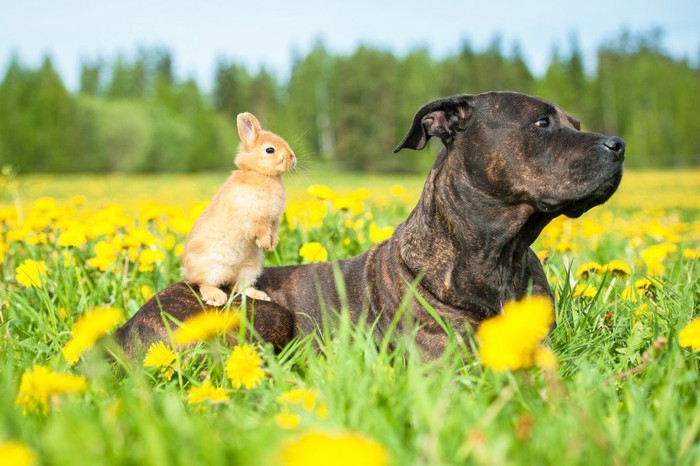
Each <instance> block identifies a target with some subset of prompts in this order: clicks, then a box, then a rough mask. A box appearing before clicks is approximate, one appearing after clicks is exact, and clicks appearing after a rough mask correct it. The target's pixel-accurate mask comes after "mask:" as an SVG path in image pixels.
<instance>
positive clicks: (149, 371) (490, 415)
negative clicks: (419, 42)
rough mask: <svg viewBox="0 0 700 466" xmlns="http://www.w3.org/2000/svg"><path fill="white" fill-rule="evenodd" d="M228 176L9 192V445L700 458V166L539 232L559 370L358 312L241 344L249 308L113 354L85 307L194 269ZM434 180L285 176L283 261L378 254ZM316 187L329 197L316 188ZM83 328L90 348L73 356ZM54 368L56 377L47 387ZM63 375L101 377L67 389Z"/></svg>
mask: <svg viewBox="0 0 700 466" xmlns="http://www.w3.org/2000/svg"><path fill="white" fill-rule="evenodd" d="M225 176H226V174H202V175H187V176H185V175H182V176H180V175H159V176H131V175H129V176H127V175H115V176H85V175H84V176H66V177H52V176H38V175H37V176H30V177H20V178H18V179H13V180H4V182H3V183H1V184H0V186H2V187H3V188H2V189H3V191H2V192H0V225H2V230H0V267H1V268H0V273H1V274H2V281H1V282H0V306H1V307H0V334H1V335H2V337H0V451H8V452H19V453H18V454H20V455H21V454H22V452H24V451H25V450H26V449H29V451H30V455H29V457H31V456H32V455H34V457H35V458H38V459H39V461H40V463H39V464H44V463H46V464H57V465H60V464H70V465H80V464H90V465H93V464H166V463H167V464H251V465H258V464H266V463H267V464H279V463H280V462H281V461H283V460H284V459H285V458H287V459H288V458H292V457H295V458H299V457H302V458H306V459H307V460H308V461H309V462H310V464H324V463H322V462H318V461H320V460H318V461H317V459H314V458H316V456H318V455H319V454H320V453H319V452H327V451H330V452H335V453H338V452H346V451H349V452H354V454H353V455H351V454H349V453H348V454H343V455H344V456H343V457H342V458H332V459H330V460H327V463H326V464H344V463H343V462H342V461H346V460H352V464H355V465H357V464H362V463H361V460H366V461H367V464H384V463H383V461H384V460H385V459H388V460H389V461H390V462H391V464H395V465H403V464H429V465H434V464H436V465H439V464H464V463H476V464H557V465H559V464H586V465H587V464H610V463H620V464H696V463H697V462H698V461H700V446H699V444H700V406H699V405H698V403H697V386H698V383H700V376H699V375H698V373H699V372H698V371H699V369H700V352H699V351H696V350H693V348H692V343H691V344H684V346H681V338H680V337H679V333H680V331H681V330H682V329H684V328H686V329H687V330H686V331H685V333H684V339H683V341H686V342H691V341H693V340H692V338H697V337H694V336H693V335H692V334H691V332H694V331H695V330H693V328H690V327H686V326H687V324H688V323H689V322H690V321H691V319H692V318H694V317H698V299H699V298H698V296H700V280H698V278H699V276H700V273H699V270H698V265H697V264H698V257H699V256H698V254H699V252H698V248H699V247H700V171H698V170H694V171H685V172H649V173H646V172H638V173H635V172H631V173H627V174H626V175H625V177H624V180H623V183H622V186H621V187H620V190H619V191H618V193H616V194H615V196H614V197H613V199H612V200H611V201H610V202H609V203H608V204H606V205H605V206H603V207H599V208H596V209H593V210H592V211H591V212H589V213H587V214H585V215H584V216H583V217H582V218H580V219H576V220H571V219H563V218H562V219H557V220H556V221H554V222H553V223H552V224H551V225H550V226H549V227H548V228H547V229H546V230H545V231H544V232H543V234H542V235H541V237H540V239H539V240H538V241H537V243H536V244H535V245H534V249H535V251H536V252H537V253H538V254H539V255H540V257H541V258H542V259H543V261H544V262H545V270H546V272H547V275H548V278H549V280H550V283H551V284H552V288H553V290H554V292H555V294H556V297H557V306H556V310H555V314H556V328H555V329H554V331H553V332H552V333H551V334H550V335H549V337H548V338H547V339H546V340H545V344H546V345H547V346H548V347H549V348H551V355H550V356H551V358H550V359H549V360H547V361H545V362H548V364H545V363H542V362H541V361H540V362H537V361H535V360H536V359H537V357H536V356H534V357H531V356H528V358H525V359H524V361H525V362H526V364H524V365H531V364H536V365H537V364H539V366H540V367H532V368H525V369H518V370H512V371H509V370H505V371H500V370H494V369H492V368H490V367H488V365H489V361H488V360H486V359H485V360H484V361H479V358H478V352H472V351H470V349H471V350H473V349H478V348H479V347H480V344H479V341H478V340H477V339H476V338H475V336H474V335H472V334H471V332H467V336H466V340H462V339H461V337H459V336H454V337H453V339H452V340H451V342H450V344H449V345H448V351H447V353H446V354H445V356H444V357H443V358H441V359H440V360H438V361H434V362H425V361H423V360H421V358H420V357H419V354H418V352H417V351H416V350H415V348H414V347H413V343H412V340H411V338H410V331H409V334H408V335H406V336H403V337H402V336H396V335H389V336H388V338H392V342H393V343H395V345H393V346H391V347H390V346H389V345H388V344H387V341H379V342H378V341H376V340H375V337H374V335H373V333H372V332H371V331H369V330H367V329H365V328H363V327H362V326H360V327H358V326H354V325H352V324H350V322H349V321H348V319H347V318H346V317H345V316H344V315H341V316H340V318H339V319H338V322H339V324H338V327H337V328H336V329H335V330H334V331H332V332H329V333H327V334H323V335H320V336H319V337H318V339H317V341H314V340H313V339H310V338H307V339H305V340H301V341H296V342H294V343H293V344H292V345H290V346H289V347H288V348H286V349H284V350H283V351H282V352H281V353H280V354H274V353H273V351H272V349H271V348H269V347H267V346H265V345H256V344H251V345H249V346H245V347H241V348H240V349H239V350H236V351H235V354H234V351H232V348H230V347H229V346H228V345H227V344H226V343H225V340H224V339H223V338H222V337H221V336H220V335H221V334H222V333H225V332H226V331H231V328H233V331H234V332H237V335H239V336H242V335H243V329H244V328H245V327H246V325H249V324H247V323H246V322H245V318H244V316H243V315H240V316H239V315H238V314H235V315H230V316H224V317H223V319H222V318H221V316H218V317H217V316H214V318H213V320H212V322H211V323H210V325H209V326H208V327H206V329H204V330H206V332H204V330H202V328H203V327H201V326H200V327H198V328H197V329H198V331H200V333H198V335H199V337H198V338H197V339H201V338H204V339H206V341H204V342H201V343H199V344H197V345H196V346H195V347H194V348H191V349H187V350H184V351H182V350H181V349H179V348H177V346H176V345H174V344H173V343H175V338H176V337H177V336H176V335H173V338H174V340H173V341H172V342H165V343H164V344H163V345H161V347H157V348H153V349H152V352H150V353H149V356H148V357H147V360H146V364H142V363H141V361H137V362H136V363H134V364H128V363H125V362H120V361H117V362H116V363H115V362H113V361H110V359H109V358H106V357H105V354H106V353H109V352H110V348H112V345H113V342H111V341H110V340H109V338H106V339H105V338H102V339H99V338H100V336H101V335H102V334H103V333H104V332H109V328H111V327H112V323H111V321H110V322H109V325H108V324H106V323H100V322H99V321H98V320H97V319H96V318H95V319H92V321H91V319H89V318H86V317H84V316H86V315H87V316H99V315H101V314H99V312H96V310H99V308H104V307H105V306H109V308H108V309H119V310H121V311H123V312H124V314H125V316H130V315H132V314H133V313H134V312H136V310H137V309H138V308H139V307H140V306H141V305H142V304H143V302H144V301H145V300H146V299H148V298H149V297H150V296H151V295H152V294H153V293H154V292H156V291H158V290H160V289H162V288H164V287H165V286H167V285H168V284H170V283H173V282H175V281H177V280H179V279H180V277H181V275H180V270H179V254H180V253H181V247H182V243H183V241H184V238H185V236H186V234H187V231H188V230H189V228H190V227H191V225H192V223H193V222H194V219H195V218H196V216H197V214H198V213H199V212H200V211H201V209H202V208H203V206H204V203H205V202H206V201H207V200H208V199H209V197H210V196H211V195H212V194H213V193H214V192H215V191H216V189H218V187H219V185H220V183H221V182H222V181H223V179H224V178H225ZM422 183H423V178H422V177H404V176H393V177H389V176H373V177H369V176H364V175H344V174H337V173H318V174H314V173H313V172H309V173H305V174H298V175H295V176H291V177H289V178H288V179H286V180H285V184H286V186H287V189H288V198H289V203H288V210H287V212H286V214H285V216H284V218H283V222H282V227H281V232H280V236H281V241H280V245H279V246H278V248H277V249H276V250H275V251H273V252H271V253H269V254H267V255H266V259H265V263H266V265H267V266H272V265H279V264H295V263H304V262H311V261H316V260H324V259H325V258H327V259H328V260H333V259H336V258H342V257H349V256H351V255H353V254H357V253H359V252H361V251H364V250H366V249H368V248H369V247H371V246H372V245H373V244H374V243H376V242H378V241H381V240H382V239H383V238H385V237H387V236H388V235H390V234H391V232H392V230H393V227H395V226H396V225H398V223H399V222H401V221H402V220H403V219H404V218H405V217H406V215H407V214H408V212H409V211H410V209H411V208H412V207H413V205H414V204H415V202H416V201H417V199H418V196H419V194H420V189H421V186H422ZM318 184H323V185H327V186H328V187H330V188H331V189H330V190H326V189H320V188H317V189H311V190H309V189H307V188H308V187H309V186H311V185H318ZM321 193H325V194H321ZM317 196H321V197H323V198H324V199H319V198H318V197H317ZM429 311H435V310H433V309H429ZM232 312H237V310H235V309H234V310H232ZM125 318H126V317H125ZM76 322H81V323H80V324H78V325H77V326H76ZM523 322H524V323H518V324H517V325H527V321H526V320H525V321H523ZM187 325H189V326H190V329H192V328H194V325H195V323H194V322H190V323H189V324H188V323H185V327H183V328H186V327H187ZM202 325H203V324H202ZM219 325H223V327H219ZM517 325H516V326H515V327H513V326H512V325H511V326H509V327H508V328H509V329H510V330H509V331H513V329H516V330H517ZM201 332H204V333H201ZM517 336H518V332H517V331H515V334H514V336H513V338H517ZM482 338H486V337H484V336H482ZM538 338H539V337H538ZM70 341H82V342H87V343H89V344H81V345H78V347H79V349H80V351H74V350H75V348H76V344H75V343H73V344H72V345H73V346H70V344H69V342H70ZM94 343H96V344H95V345H94V346H92V345H93V344H94ZM482 343H483V342H482ZM535 343H537V342H536V341H535ZM67 346H68V347H69V348H70V349H71V351H66V347H67ZM389 348H392V350H391V351H390V349H389ZM489 351H490V352H491V353H490V354H491V356H493V355H495V356H498V352H497V349H496V350H494V347H493V346H491V347H489ZM66 354H68V356H66ZM474 354H476V356H475V355H474ZM231 361H233V362H231ZM552 364H556V368H555V369H553V368H552ZM35 366H40V367H45V368H46V369H45V370H44V369H41V370H39V372H37V374H39V376H36V377H34V378H31V379H27V380H30V381H31V380H38V381H39V382H38V383H37V384H34V385H32V384H28V382H27V383H25V384H24V385H22V378H23V375H25V374H28V373H29V374H34V373H33V372H30V371H31V370H32V368H34V367H35ZM51 373H56V374H59V376H57V377H58V378H55V381H56V382H55V383H54V382H52V383H54V385H51V384H50V383H48V382H43V383H42V382H41V381H42V380H43V381H46V380H49V379H51V377H52V376H50V375H49V374H51ZM61 374H66V376H74V377H79V378H81V379H84V380H85V381H86V386H85V387H82V386H81V387H79V389H78V388H76V389H73V390H68V389H67V388H66V387H68V386H67V385H65V384H64V385H61V383H62V382H61V380H63V379H61V378H60V377H62V376H61ZM66 380H77V379H70V378H69V379H66ZM76 387H77V385H76ZM63 388H66V389H65V390H63ZM74 388H75V387H74ZM49 389H51V390H49ZM42 390H44V392H42ZM41 393H47V397H46V404H44V402H43V401H41V400H43V399H44V398H41V397H40V398H35V397H36V396H39V395H41ZM20 394H22V396H19V395H20ZM25 395H26V396H25ZM18 400H20V401H18ZM22 400H26V403H25V401H22ZM37 400H40V401H37ZM294 400H296V401H294ZM29 407H32V409H27V408H29ZM34 408H37V409H34ZM17 445H20V448H19V449H17V448H16V446H17ZM3 448H7V449H6V450H3ZM22 448H25V450H22ZM13 454H15V453H13ZM324 454H326V453H324ZM8 455H9V453H8ZM290 455H292V456H290ZM293 455H297V456H293ZM314 455H316V456H314ZM25 457H26V455H25ZM326 459H327V458H326ZM290 461H291V460H290ZM314 461H315V462H314ZM0 464H4V463H2V458H0ZM10 464H23V463H10Z"/></svg>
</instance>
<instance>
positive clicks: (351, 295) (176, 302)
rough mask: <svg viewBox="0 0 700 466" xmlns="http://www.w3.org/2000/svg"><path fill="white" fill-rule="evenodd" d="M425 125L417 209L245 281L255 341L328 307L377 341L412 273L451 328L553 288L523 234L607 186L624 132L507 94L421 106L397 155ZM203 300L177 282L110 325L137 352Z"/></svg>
mask: <svg viewBox="0 0 700 466" xmlns="http://www.w3.org/2000/svg"><path fill="white" fill-rule="evenodd" d="M433 136H436V137H438V138H440V139H441V140H442V142H443V144H444V148H443V149H442V150H441V151H440V153H439V154H438V156H437V160H436V161H435V164H434V166H433V167H432V169H431V170H430V174H429V175H428V179H427V181H426V183H425V187H424V188H423V193H422V195H421V197H420V200H419V202H418V204H417V206H416V207H415V209H414V210H413V212H411V214H410V215H409V217H408V218H407V219H406V221H405V222H403V223H402V224H400V225H399V226H398V227H397V228H396V230H395V231H394V234H393V236H392V237H391V238H390V239H388V240H386V241H384V242H382V243H380V244H378V245H376V246H375V247H373V248H372V249H370V250H368V251H366V252H364V253H362V254H360V255H358V256H355V257H352V258H349V259H343V260H338V261H336V262H333V263H320V264H308V265H290V266H282V267H271V268H266V269H265V270H264V272H263V274H262V275H261V277H260V278H259V279H258V281H257V283H256V284H255V286H256V288H258V289H260V290H263V291H265V292H266V293H267V294H268V295H269V296H270V298H271V299H272V302H264V301H257V302H253V303H249V307H250V304H253V307H254V328H255V330H256V331H257V333H258V334H259V335H260V336H261V337H262V338H263V339H264V340H265V341H267V342H269V343H272V344H273V345H274V346H275V347H277V348H280V347H282V346H284V345H285V344H286V343H288V342H289V341H290V340H292V339H293V338H294V337H296V336H301V335H305V334H309V333H310V332H314V331H317V329H319V328H322V326H323V325H324V323H323V319H324V316H326V315H328V313H326V312H325V310H327V309H341V308H343V309H346V310H347V312H349V313H350V316H351V318H352V319H353V321H356V322H357V321H358V320H360V317H361V316H363V315H364V316H365V317H366V321H367V322H370V323H375V322H376V332H377V334H378V337H379V338H381V337H382V335H383V334H384V332H386V331H387V330H388V329H389V328H390V324H391V322H392V318H393V317H394V315H395V313H396V310H397V309H398V308H399V307H400V306H401V302H402V300H404V299H405V297H406V296H407V295H408V296H411V295H410V293H411V291H410V289H409V286H412V285H411V284H415V290H416V291H417V292H418V293H419V294H420V295H421V296H422V297H423V298H424V299H425V301H427V302H428V303H429V304H430V305H431V306H432V307H433V308H434V309H435V310H437V312H438V313H439V315H440V316H441V317H442V319H443V320H444V321H447V322H449V323H450V324H451V325H452V326H454V327H455V328H462V327H463V326H465V325H471V326H476V325H478V324H479V322H481V321H482V320H483V319H486V318H488V317H491V316H494V315H496V314H498V313H499V312H500V311H501V309H502V306H503V304H504V303H505V302H506V301H508V300H514V299H519V298H521V297H523V296H524V295H526V294H528V293H532V294H535V295H544V296H547V297H549V298H550V299H552V292H551V290H550V288H549V285H548V284H547V280H546V277H545V274H544V271H543V269H542V265H541V263H540V261H539V260H538V258H537V256H536V255H535V253H534V252H533V251H532V249H530V245H531V244H532V242H533V241H535V239H536V238H537V236H538V235H539V234H540V232H541V231H542V229H543V228H544V227H545V226H546V225H547V224H548V223H549V222H550V221H551V220H552V219H553V218H555V217H557V216H559V215H566V216H569V217H578V216H580V215H581V214H583V213H584V212H586V211H587V210H588V209H590V208H591V207H593V206H596V205H598V204H601V203H603V202H605V201H606V200H607V199H608V198H609V197H610V196H611V195H612V194H613V192H614V191H615V190H616V189H617V186H618V185H619V183H620V180H621V178H622V161H623V159H624V152H625V143H624V141H623V140H622V139H620V138H618V137H610V136H603V135H600V134H596V133H590V132H583V131H580V125H579V122H578V121H577V120H575V119H574V118H573V117H571V116H570V115H569V114H568V113H566V112H565V111H564V110H563V109H561V108H560V107H558V106H557V105H554V104H552V103H549V102H547V101H545V100H542V99H539V98H536V97H530V96H527V95H523V94H518V93H513V92H489V93H484V94H478V95H457V96H452V97H448V98H444V99H439V100H436V101H433V102H430V103H428V104H427V105H425V106H424V107H422V108H421V109H420V110H418V113H417V114H416V115H415V118H414V119H413V123H412V125H411V128H410V129H409V131H408V133H407V134H406V136H405V137H404V140H403V141H401V143H400V144H399V145H398V147H396V149H395V150H394V152H398V151H399V150H401V149H414V150H420V149H423V148H424V147H425V145H426V143H427V142H428V140H429V139H430V138H431V137H433ZM338 283H340V284H341V287H340V288H341V289H342V292H340V293H339V292H338V288H339V287H338V286H337V285H338ZM341 296H342V297H343V298H342V299H341ZM414 298H415V296H413V297H411V298H409V303H410V308H411V310H412V315H413V318H414V320H415V321H417V323H418V324H419V325H420V330H419V331H418V332H417V335H416V341H417V343H418V345H419V347H420V348H421V349H422V351H423V352H424V353H425V355H426V356H427V357H428V358H433V357H437V356H439V355H440V354H441V353H442V352H443V349H444V346H445V343H446V341H447V336H446V334H445V332H444V330H443V328H442V327H441V326H440V325H439V323H438V322H436V320H435V319H434V318H433V317H432V316H431V315H430V314H429V313H428V312H427V311H426V310H425V309H424V307H423V306H422V305H421V304H420V303H419V302H418V301H417V300H416V299H414ZM238 303H239V301H234V304H238ZM204 309H206V306H205V305H203V304H202V302H201V299H200V297H199V296H198V294H197V292H196V290H193V287H191V286H190V285H189V284H188V283H186V282H179V283H175V284H173V285H171V286H169V287H167V288H165V289H164V290H162V291H161V292H160V293H158V294H157V295H156V296H155V297H153V298H152V299H151V300H150V301H148V302H147V303H146V304H144V306H143V307H142V308H141V309H140V310H139V311H138V312H137V313H136V314H135V315H134V316H133V317H132V318H131V320H129V322H127V323H126V324H125V325H124V326H123V327H122V328H121V329H120V330H119V331H118V334H117V336H118V339H119V342H120V344H121V345H122V347H123V348H124V349H125V351H126V352H127V353H129V354H133V353H134V350H135V344H136V345H141V346H142V347H147V346H146V345H149V344H150V343H151V342H152V341H156V340H160V339H166V338H167V329H166V325H168V324H166V323H165V322H168V320H167V319H164V318H163V316H162V312H165V313H168V314H171V315H172V316H173V317H175V318H176V319H178V320H184V319H186V318H187V317H190V316H193V315H195V314H197V313H199V312H201V311H203V310H204ZM325 325H329V324H328V322H326V323H325ZM330 325H332V323H331V324H330Z"/></svg>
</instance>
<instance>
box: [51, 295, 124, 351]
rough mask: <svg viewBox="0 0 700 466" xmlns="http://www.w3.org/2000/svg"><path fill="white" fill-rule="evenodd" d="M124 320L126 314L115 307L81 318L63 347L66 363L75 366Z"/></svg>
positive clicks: (102, 309)
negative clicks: (83, 355)
mask: <svg viewBox="0 0 700 466" xmlns="http://www.w3.org/2000/svg"><path fill="white" fill-rule="evenodd" d="M123 319H124V313H123V312H122V311H121V310H120V309H117V308H114V307H98V308H95V309H93V310H92V311H90V312H89V313H88V314H85V315H84V316H82V317H81V318H79V319H78V320H77V321H76V322H75V324H74V325H73V336H72V337H71V339H70V340H69V341H68V343H66V346H64V347H63V350H62V353H63V357H64V358H65V359H66V361H67V362H68V363H69V364H70V365H73V364H75V363H76V362H77V361H78V359H80V355H81V354H83V353H84V352H85V351H87V350H88V349H90V348H92V347H93V345H94V344H95V343H96V342H97V340H99V339H100V338H101V337H102V336H103V335H105V334H106V333H108V332H110V331H111V330H112V329H114V328H115V327H116V326H117V325H118V324H119V323H120V322H121V321H122V320H123Z"/></svg>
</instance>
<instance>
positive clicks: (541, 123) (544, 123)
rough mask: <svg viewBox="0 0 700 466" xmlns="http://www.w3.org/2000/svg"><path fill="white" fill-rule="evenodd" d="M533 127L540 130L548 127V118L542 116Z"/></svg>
mask: <svg viewBox="0 0 700 466" xmlns="http://www.w3.org/2000/svg"><path fill="white" fill-rule="evenodd" d="M535 126H539V127H540V128H546V127H547V126H549V117H548V116H544V117H542V118H540V119H539V120H537V121H536V122H535Z"/></svg>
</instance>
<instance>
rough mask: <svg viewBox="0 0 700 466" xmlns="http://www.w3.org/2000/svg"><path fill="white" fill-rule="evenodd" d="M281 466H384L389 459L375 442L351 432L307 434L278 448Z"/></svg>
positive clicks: (382, 447)
mask: <svg viewBox="0 0 700 466" xmlns="http://www.w3.org/2000/svg"><path fill="white" fill-rule="evenodd" d="M279 454H280V460H281V461H280V463H281V464H282V465H284V466H302V465H303V466H322V465H323V466H325V465H328V464H333V465H334V466H386V465H388V464H389V455H388V454H387V451H386V449H385V448H384V446H383V445H382V444H380V443H379V442H377V441H375V440H372V439H369V438H367V437H365V436H363V435H360V434H358V433H355V432H320V431H308V432H305V433H303V434H302V435H300V436H299V437H297V438H296V439H293V440H292V441H290V442H288V443H286V444H284V445H283V446H282V449H281V451H280V452H279Z"/></svg>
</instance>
